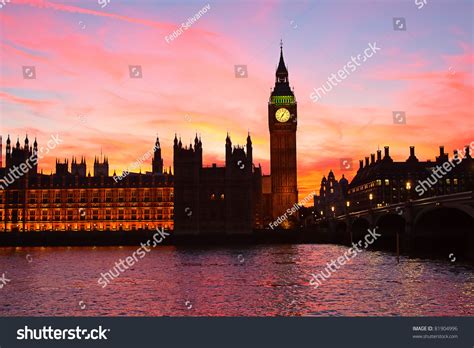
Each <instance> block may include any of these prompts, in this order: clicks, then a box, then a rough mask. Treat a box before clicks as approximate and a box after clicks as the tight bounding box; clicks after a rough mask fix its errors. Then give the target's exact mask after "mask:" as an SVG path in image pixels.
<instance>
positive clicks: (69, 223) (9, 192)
mask: <svg viewBox="0 0 474 348" xmlns="http://www.w3.org/2000/svg"><path fill="white" fill-rule="evenodd" d="M156 143H157V144H159V140H158V139H157V140H156ZM37 149H38V144H37V142H36V140H35V142H34V144H33V147H30V146H29V141H28V138H26V139H25V144H24V146H23V147H22V146H20V143H19V141H17V144H16V146H15V148H13V149H12V148H11V144H10V140H9V138H8V139H7V144H6V166H5V167H4V168H0V185H1V186H2V190H0V220H1V224H0V232H9V231H21V232H27V231H29V232H33V231H90V230H98V231H120V230H124V231H133V230H138V229H153V228H157V227H159V228H161V227H164V228H168V229H172V228H173V176H172V175H171V173H166V172H163V166H162V165H163V160H162V159H161V149H160V148H157V147H156V145H155V150H154V157H153V169H152V172H149V173H146V174H141V173H129V174H128V175H126V176H124V177H123V178H122V179H120V180H117V179H116V178H117V177H116V176H115V173H114V176H110V175H109V161H108V159H107V158H106V157H105V158H97V157H96V158H95V160H94V166H93V176H91V174H90V172H89V173H88V174H86V173H87V164H86V160H85V158H84V157H82V158H81V160H80V161H77V159H76V158H72V160H71V162H69V161H68V160H64V161H59V160H56V171H55V173H54V174H53V173H51V174H49V175H46V174H43V173H38V172H37V166H38V162H37V158H36V160H35V161H33V164H34V165H31V169H29V170H28V171H27V172H26V173H25V174H23V175H20V176H18V175H13V174H12V171H13V170H14V169H15V168H17V167H19V166H20V165H21V164H22V163H23V164H25V163H29V161H31V158H33V159H35V156H36V154H37ZM155 164H156V165H155ZM15 166H16V167H15Z"/></svg>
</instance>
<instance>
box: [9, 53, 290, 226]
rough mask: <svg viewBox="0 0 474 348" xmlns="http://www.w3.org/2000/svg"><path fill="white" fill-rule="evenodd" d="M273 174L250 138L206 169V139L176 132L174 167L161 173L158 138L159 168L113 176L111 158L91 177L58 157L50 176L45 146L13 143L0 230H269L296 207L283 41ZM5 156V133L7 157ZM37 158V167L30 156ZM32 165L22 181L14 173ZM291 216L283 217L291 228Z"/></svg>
mask: <svg viewBox="0 0 474 348" xmlns="http://www.w3.org/2000/svg"><path fill="white" fill-rule="evenodd" d="M268 125H269V132H270V162H271V174H270V175H263V174H262V170H261V167H260V166H256V165H254V163H253V148H252V139H251V136H250V134H249V135H248V137H247V140H246V144H245V145H244V146H239V145H237V146H235V145H233V144H232V140H231V137H230V135H229V134H227V137H226V138H225V166H223V167H218V166H217V165H216V164H212V165H211V166H209V167H206V166H203V161H202V156H203V145H202V142H201V139H200V138H199V137H198V136H197V135H196V138H195V139H194V144H189V145H183V143H182V141H181V139H180V138H179V137H178V136H177V135H176V136H175V139H174V144H173V167H174V170H173V171H171V170H168V171H166V170H164V168H163V159H162V156H161V146H160V142H159V139H158V138H157V139H156V142H155V146H154V152H153V159H152V170H151V171H150V172H145V173H141V172H140V173H127V175H122V176H121V177H120V180H117V175H116V173H113V175H110V172H109V161H108V158H107V157H103V156H102V155H101V156H100V157H96V158H95V159H94V164H93V168H92V169H93V172H92V174H91V172H90V168H88V166H87V163H86V159H85V158H84V157H82V158H80V159H77V158H76V157H73V158H72V159H71V160H70V161H69V160H67V159H66V160H64V161H60V160H56V170H55V172H54V173H51V174H43V173H42V172H38V156H37V154H38V144H37V141H36V139H35V141H34V144H33V146H30V142H29V139H28V137H26V138H25V140H24V144H23V145H21V144H20V140H19V139H17V141H16V144H15V145H12V144H11V139H10V137H9V136H8V138H7V140H6V154H5V166H3V165H2V164H1V163H0V186H1V190H0V221H1V224H0V232H11V231H17V232H32V231H133V230H141V229H154V228H165V229H173V230H174V232H175V233H176V234H191V235H199V234H245V233H251V232H252V230H253V229H255V228H263V227H264V226H266V225H267V224H268V223H269V222H271V221H273V220H274V219H276V218H277V217H278V216H280V215H282V214H283V213H284V212H285V211H286V209H288V208H290V207H292V206H293V205H294V204H296V203H297V197H298V191H297V184H296V183H297V171H296V163H297V162H296V129H297V104H296V99H295V96H294V93H293V90H292V89H291V88H290V85H289V79H288V70H287V67H286V64H285V62H284V59H283V48H282V46H281V45H280V60H279V64H278V68H277V70H276V74H275V85H274V88H273V89H272V92H271V95H270V98H269V100H268ZM1 159H3V153H2V142H1V138H0V161H1ZM31 159H33V161H32V162H33V165H31V164H30V163H29V162H28V161H29V160H31ZM25 163H26V164H28V165H29V166H28V169H27V171H26V172H25V174H24V175H21V176H19V177H18V178H17V177H16V176H15V177H14V176H13V175H12V171H14V170H16V169H17V168H18V167H19V166H23V167H25V168H26V164H25ZM294 223H295V221H294V220H289V221H288V222H285V225H284V226H282V227H283V228H290V227H292V226H293V224H294Z"/></svg>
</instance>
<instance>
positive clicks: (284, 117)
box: [275, 108, 290, 123]
mask: <svg viewBox="0 0 474 348" xmlns="http://www.w3.org/2000/svg"><path fill="white" fill-rule="evenodd" d="M275 118H276V119H277V121H278V122H282V123H283V122H286V121H288V120H289V119H290V112H289V111H288V109H285V108H279V109H278V110H277V111H276V112H275Z"/></svg>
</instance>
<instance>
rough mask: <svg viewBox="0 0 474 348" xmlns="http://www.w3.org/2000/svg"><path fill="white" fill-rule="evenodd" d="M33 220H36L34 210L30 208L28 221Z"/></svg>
mask: <svg viewBox="0 0 474 348" xmlns="http://www.w3.org/2000/svg"><path fill="white" fill-rule="evenodd" d="M35 220H36V216H35V211H34V210H30V221H35Z"/></svg>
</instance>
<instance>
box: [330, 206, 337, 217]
mask: <svg viewBox="0 0 474 348" xmlns="http://www.w3.org/2000/svg"><path fill="white" fill-rule="evenodd" d="M335 210H336V208H335V207H334V206H331V211H332V215H333V216H334V217H336V213H335V212H334V211H335Z"/></svg>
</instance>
